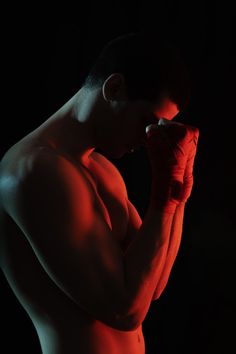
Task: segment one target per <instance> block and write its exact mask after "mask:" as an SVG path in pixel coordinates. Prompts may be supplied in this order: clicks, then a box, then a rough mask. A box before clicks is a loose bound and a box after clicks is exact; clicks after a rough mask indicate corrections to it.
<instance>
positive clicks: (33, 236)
mask: <svg viewBox="0 0 236 354" xmlns="http://www.w3.org/2000/svg"><path fill="white" fill-rule="evenodd" d="M177 113H178V109H177V107H176V105H175V104H174V103H173V102H171V101H170V100H168V98H167V97H164V98H163V100H162V102H161V103H159V104H158V105H154V104H151V103H149V102H146V101H131V102H130V101H129V100H128V99H127V96H126V90H125V83H124V80H123V77H122V75H120V74H113V75H111V76H110V77H109V78H108V79H107V80H106V81H105V82H104V84H103V86H102V87H101V88H96V89H92V90H88V89H85V88H81V89H80V90H79V91H78V92H77V93H76V94H75V95H74V96H73V97H72V98H71V99H70V100H69V101H68V102H67V103H66V104H65V105H64V106H63V107H62V108H60V109H59V110H58V111H57V112H56V113H55V114H53V115H52V116H51V117H50V118H49V119H47V120H46V121H45V122H44V123H43V124H42V125H40V126H39V127H38V128H37V129H35V130H34V131H32V132H31V133H30V134H28V135H27V136H25V137H23V138H22V139H21V140H20V141H18V142H17V143H16V144H15V145H13V146H12V147H11V148H10V149H9V150H8V151H7V152H6V154H5V155H4V157H3V159H2V161H1V189H0V190H1V197H2V203H1V205H0V221H1V224H0V227H1V233H0V234H1V239H0V246H1V247H0V249H1V254H0V255H1V268H2V270H3V273H4V275H5V277H6V279H7V281H8V282H9V284H10V286H11V288H12V290H13V292H14V293H15V295H16V297H17V298H18V300H19V301H20V303H21V304H22V306H23V307H24V309H25V310H26V312H27V313H28V315H29V316H30V318H31V320H32V322H33V324H34V326H35V328H36V331H37V333H38V336H39V340H40V344H41V348H42V352H43V354H75V353H76V354H104V353H109V354H144V352H145V343H144V337H143V333H142V321H143V319H144V318H145V315H146V313H147V311H148V308H149V306H150V302H151V301H152V300H154V299H156V298H158V297H159V296H160V294H161V292H162V291H163V290H164V288H165V285H166V283H167V281H168V277H169V274H170V271H171V268H172V265H173V263H174V260H175V257H176V254H177V252H178V248H179V243H180V238H181V232H182V223H183V213H184V206H183V205H180V206H179V207H178V208H177V209H176V213H175V215H174V216H171V217H170V216H165V215H164V216H163V215H162V216H160V215H157V214H155V215H152V212H153V211H151V212H150V214H148V215H147V218H146V224H144V228H143V231H142V232H143V234H144V235H146V237H143V239H142V240H141V238H140V240H141V241H140V240H139V241H138V242H140V252H141V250H142V252H143V250H144V249H146V252H147V255H145V257H147V258H145V259H142V257H141V256H140V254H139V248H138V242H137V246H134V247H133V248H134V250H133V251H132V247H131V248H130V249H131V251H130V255H129V256H127V257H129V262H130V272H131V273H132V272H133V273H134V274H135V271H134V270H135V269H136V268H138V265H139V264H141V265H142V264H145V262H149V264H152V267H150V270H145V273H144V274H145V276H143V277H141V278H142V279H143V283H142V281H141V280H139V285H138V290H137V292H139V295H138V296H137V297H136V298H137V300H136V302H135V305H133V307H132V311H134V309H136V308H137V309H139V308H142V311H141V310H140V311H139V310H137V311H136V310H135V311H134V313H135V316H133V315H132V316H130V315H129V316H125V315H124V320H122V316H120V315H119V314H120V313H121V314H123V313H126V312H125V311H123V308H126V307H123V303H125V301H124V302H122V300H123V299H125V295H124V292H123V289H124V278H123V276H121V274H123V273H122V269H123V268H122V267H123V258H124V257H125V256H126V254H127V255H128V251H127V250H128V249H129V246H130V245H131V244H132V245H133V244H135V242H136V241H135V238H136V237H138V236H137V235H138V234H139V230H140V229H141V226H142V223H143V221H142V220H141V218H140V216H139V215H138V212H137V210H136V209H135V207H134V206H133V205H132V203H131V202H130V201H129V199H128V196H127V190H126V186H125V183H124V181H123V179H122V177H121V175H120V173H119V172H118V170H117V168H116V167H115V166H114V165H113V164H112V163H111V162H110V161H109V160H108V159H107V158H106V157H105V156H103V155H102V154H100V153H97V152H95V151H94V149H95V148H97V147H98V148H100V149H101V150H102V151H104V154H105V155H108V156H110V157H112V158H119V157H121V156H123V155H124V154H125V153H127V152H129V151H130V150H131V149H136V148H138V147H139V146H140V145H142V144H143V143H144V141H145V139H146V133H145V128H146V126H147V125H149V124H153V123H156V122H157V121H158V118H160V117H164V118H166V119H172V118H173V117H174V116H175V115H176V114H177ZM153 213H154V212H153ZM158 218H159V221H156V220H157V219H158ZM154 219H155V220H154ZM160 225H161V226H160ZM145 228H146V229H145ZM150 230H153V231H150ZM160 230H161V231H160ZM158 232H159V233H160V235H162V237H163V240H165V238H166V239H168V242H166V244H167V248H166V249H165V251H164V248H163V249H162V248H161V249H160V250H159V248H160V247H159V246H158V247H159V248H156V251H155V252H156V254H157V253H158V252H159V253H160V254H159V256H158V257H159V258H158V259H157V255H154V253H153V252H154V251H152V249H154V248H153V246H152V245H151V243H150V245H149V244H147V245H145V244H143V242H148V241H145V240H144V238H146V239H148V237H150V239H152V238H153V239H154V236H155V235H154V234H157V233H158ZM152 233H153V236H152ZM149 234H150V235H149ZM155 237H156V236H155ZM156 238H157V237H156ZM156 243H157V242H156ZM145 246H146V247H145ZM135 247H137V249H135ZM156 247H157V246H156ZM149 249H150V251H149ZM167 249H168V250H169V251H168V252H167ZM132 252H133V253H132ZM154 260H155V262H156V263H155V262H154ZM140 262H141V263H140ZM142 262H143V263H142ZM127 264H128V262H127ZM157 265H158V267H157ZM157 268H158V269H157ZM132 269H133V270H132ZM154 269H155V270H154ZM131 273H130V274H131ZM141 278H140V279H141ZM157 279H158V281H157ZM147 280H148V282H146V281H147ZM111 284H112V285H111ZM147 284H148V285H147ZM110 289H111V290H110ZM130 289H131V288H130ZM145 289H146V290H145ZM131 290H133V288H132V289H131ZM144 290H145V291H146V292H145V291H144ZM120 308H121V309H122V310H120V312H119V311H118V315H117V316H116V315H114V313H113V310H114V309H120ZM122 311H123V312H122ZM132 313H133V312H132ZM136 313H137V316H136Z"/></svg>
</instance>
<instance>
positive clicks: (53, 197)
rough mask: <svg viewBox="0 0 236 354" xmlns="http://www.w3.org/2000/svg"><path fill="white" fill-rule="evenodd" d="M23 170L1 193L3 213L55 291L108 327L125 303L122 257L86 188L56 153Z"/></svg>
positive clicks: (88, 189) (40, 158)
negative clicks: (53, 283) (21, 236)
mask: <svg viewBox="0 0 236 354" xmlns="http://www.w3.org/2000/svg"><path fill="white" fill-rule="evenodd" d="M24 170H25V171H24V173H23V177H21V180H18V181H17V182H16V183H13V184H12V186H11V187H9V186H8V188H5V194H4V198H3V199H4V204H5V206H4V207H5V209H6V211H7V212H8V213H9V215H10V216H11V217H12V218H13V219H14V220H15V222H16V223H17V224H18V226H19V227H20V228H21V230H22V231H23V233H24V235H25V236H26V238H27V239H28V241H29V243H30V244H31V246H32V249H33V250H34V252H35V254H36V256H37V258H38V260H39V261H40V263H41V265H42V266H43V268H44V269H45V271H46V272H47V273H48V275H49V276H50V278H51V279H52V280H53V281H54V282H55V283H56V284H57V286H58V287H60V289H61V290H62V291H64V292H65V293H66V294H67V295H68V296H69V297H70V298H71V299H72V300H73V301H75V302H76V303H77V304H78V305H79V306H81V307H82V308H84V309H85V310H86V311H87V312H89V313H90V314H91V315H93V316H94V317H95V318H97V319H100V320H102V321H104V322H106V323H108V324H109V325H111V326H113V325H114V323H115V322H114V323H113V321H115V317H114V316H115V315H116V313H119V310H120V309H123V301H124V302H125V286H124V277H123V275H124V273H123V255H122V251H121V249H120V247H119V246H118V244H117V243H116V241H115V239H114V238H113V237H112V234H111V230H110V229H109V227H108V226H107V224H106V223H105V222H104V221H103V219H102V218H101V217H100V216H99V215H98V213H97V212H96V210H95V208H94V206H93V205H94V203H93V193H92V189H91V186H90V185H89V184H88V181H87V180H86V179H85V178H84V177H83V175H82V173H81V171H79V170H78V169H77V168H76V167H74V166H73V165H72V164H71V163H70V162H68V161H67V160H66V159H64V158H63V157H60V156H57V155H55V154H54V155H51V154H50V155H49V154H45V153H42V154H41V156H38V157H37V158H36V159H33V160H32V161H31V164H30V168H29V166H28V165H27V166H25V167H24ZM5 187H7V186H5Z"/></svg>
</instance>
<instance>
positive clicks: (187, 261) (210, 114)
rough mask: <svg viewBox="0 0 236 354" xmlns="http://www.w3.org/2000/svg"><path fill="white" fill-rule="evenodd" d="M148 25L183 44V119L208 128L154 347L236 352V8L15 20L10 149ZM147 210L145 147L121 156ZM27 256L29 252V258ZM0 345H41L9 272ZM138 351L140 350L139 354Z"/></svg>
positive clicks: (116, 8)
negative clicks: (111, 45)
mask: <svg viewBox="0 0 236 354" xmlns="http://www.w3.org/2000/svg"><path fill="white" fill-rule="evenodd" d="M146 27H149V28H151V29H152V30H153V31H159V30H162V31H164V32H165V33H167V34H168V36H170V38H172V40H173V41H175V42H177V43H178V45H179V46H180V47H181V48H182V50H183V52H184V54H185V58H186V62H187V64H188V66H189V70H190V72H191V75H192V78H193V93H192V97H191V101H190V104H189V107H188V110H187V112H186V113H185V114H184V115H183V116H182V117H180V118H181V119H182V121H184V122H186V123H188V124H193V125H196V126H198V127H199V129H200V133H201V135H200V140H199V150H198V155H197V158H196V163H195V185H194V189H193V193H192V196H191V199H190V201H189V203H188V204H187V206H186V213H185V223H184V231H183V240H182V244H181V248H180V252H179V254H178V257H177V260H176V263H175V265H174V268H173V271H172V274H171V277H170V280H169V283H168V285H167V287H166V289H165V292H164V293H163V295H162V296H161V298H160V299H159V300H158V301H155V302H153V303H152V305H151V308H150V310H149V313H148V315H147V317H146V319H145V322H144V333H145V338H146V347H147V354H156V353H157V354H179V353H181V354H184V353H186V354H187V353H188V354H199V353H204V354H210V353H214V354H225V353H228V352H231V353H232V352H234V351H235V340H234V333H235V326H234V323H235V315H236V313H235V290H234V282H235V269H236V267H235V263H236V257H235V253H236V250H235V246H236V242H235V238H236V232H235V230H236V228H235V215H234V211H235V209H234V202H235V197H236V193H235V180H236V178H235V177H236V168H235V140H236V139H235V130H234V128H233V124H234V120H235V109H234V101H235V97H234V94H235V89H234V82H235V76H234V72H235V70H234V61H235V57H234V55H233V50H234V49H235V48H233V47H234V38H233V10H232V8H229V6H228V4H226V3H225V2H224V3H223V5H222V4H221V6H220V5H216V4H215V5H214V7H212V6H210V5H209V6H207V5H206V4H205V3H203V2H199V1H198V2H195V3H193V2H191V1H189V2H187V1H186V2H185V1H175V2H174V1H172V2H171V1H166V2H165V4H162V5H160V4H159V3H158V2H157V3H156V4H155V7H154V5H152V6H150V4H149V5H147V3H146V2H143V3H142V4H139V5H138V4H137V3H134V4H131V3H129V4H128V5H127V4H126V3H125V2H124V3H122V2H120V3H110V5H107V7H106V8H105V9H101V8H99V7H98V6H97V7H94V6H90V7H89V6H88V8H87V9H86V10H85V9H84V10H83V11H80V12H78V23H73V24H71V23H60V24H55V23H54V24H53V25H49V24H48V23H47V24H45V23H43V21H42V22H41V23H37V24H34V25H32V23H31V24H27V23H24V25H18V26H17V25H16V26H13V27H11V28H10V29H9V28H8V30H7V31H6V32H7V36H6V38H5V45H6V49H4V57H5V59H6V65H5V66H4V67H3V71H4V74H5V77H6V84H5V87H4V89H5V90H4V91H5V93H6V101H4V103H3V106H4V107H5V108H6V109H5V110H4V112H5V113H4V115H3V114H2V121H1V137H0V138H1V141H0V143H1V156H2V155H3V154H4V152H5V151H6V150H7V149H8V148H9V147H10V146H11V145H12V144H13V143H14V142H16V141H17V140H18V139H20V138H21V137H23V136H24V135H25V134H26V133H28V132H29V131H31V130H32V129H33V128H35V127H36V126H37V125H39V124H40V123H42V122H43V121H44V120H45V119H47V118H48V117H49V116H50V115H51V114H52V113H53V112H54V111H55V110H56V109H58V108H59V107H60V106H61V105H62V104H63V103H64V102H66V100H67V99H69V98H70V97H71V96H72V95H73V94H74V93H75V92H76V91H77V90H78V89H79V87H80V84H81V82H82V80H83V78H84V77H85V75H86V73H87V71H88V68H89V67H90V65H91V63H92V62H93V59H94V58H95V57H96V55H97V54H98V52H99V50H100V48H101V47H102V46H103V44H105V43H106V42H107V40H109V39H111V38H112V37H114V36H116V35H120V34H123V33H125V32H127V31H133V30H137V29H141V28H146ZM112 162H113V163H114V164H115V165H116V166H117V167H118V168H119V170H120V172H121V173H122V175H123V177H124V179H125V181H126V184H127V188H128V193H129V197H130V199H131V201H132V202H133V203H134V205H135V206H136V207H137V209H138V211H139V212H140V214H141V216H144V214H145V210H146V207H147V202H148V197H149V186H150V173H149V168H148V163H147V158H146V155H145V152H144V151H143V150H140V151H139V152H136V153H134V154H133V155H127V156H124V157H123V158H122V159H119V160H112ZM22 261H24V260H22ZM0 276H1V278H0V311H1V325H2V330H1V337H2V338H1V343H2V344H1V345H4V344H5V345H7V347H8V349H6V350H5V353H14V348H15V347H16V346H17V349H18V352H24V353H28V352H31V353H34V354H38V353H40V349H39V343H38V338H37V335H36V333H35V330H34V328H33V326H32V324H31V321H30V319H29V318H28V316H27V315H26V313H25V312H24V310H23V309H22V307H21V305H20V304H19V303H18V301H17V300H16V298H15V297H14V295H13V293H12V292H11V290H10V288H9V286H8V284H7V283H6V280H5V279H4V278H3V275H2V273H0ZM130 354H132V353H130Z"/></svg>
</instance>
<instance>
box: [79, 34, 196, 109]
mask: <svg viewBox="0 0 236 354" xmlns="http://www.w3.org/2000/svg"><path fill="white" fill-rule="evenodd" d="M112 73H121V74H123V76H124V78H125V83H126V87H127V94H128V98H129V99H130V100H141V99H142V100H148V101H151V102H158V99H159V98H160V96H161V94H162V93H163V92H167V94H168V96H169V98H170V99H171V100H172V101H174V102H175V103H176V104H177V106H178V108H179V110H184V109H185V108H186V106H187V103H188V101H189V98H190V91H191V84H190V76H189V72H188V70H187V67H186V64H185V62H184V59H183V56H182V53H181V51H180V49H179V48H178V47H177V46H176V45H174V44H173V43H172V42H170V41H169V40H167V39H166V38H165V37H162V36H161V35H160V34H159V35H158V34H150V33H145V32H135V33H127V34H124V35H121V36H119V37H116V38H114V39H113V40H111V41H109V42H108V43H107V45H105V47H104V48H103V49H102V50H101V52H100V55H99V56H98V58H97V60H96V61H95V63H94V65H93V66H92V68H91V70H90V72H89V74H88V76H87V77H86V79H85V81H84V83H83V86H85V87H89V88H92V87H100V86H102V84H103V82H104V81H105V80H106V79H107V77H109V76H110V75H111V74H112Z"/></svg>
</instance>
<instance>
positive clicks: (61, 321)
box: [0, 137, 145, 354]
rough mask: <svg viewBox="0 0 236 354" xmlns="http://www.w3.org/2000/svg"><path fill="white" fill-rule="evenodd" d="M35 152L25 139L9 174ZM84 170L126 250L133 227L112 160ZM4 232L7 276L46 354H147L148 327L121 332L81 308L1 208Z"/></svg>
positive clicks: (97, 159)
mask: <svg viewBox="0 0 236 354" xmlns="http://www.w3.org/2000/svg"><path fill="white" fill-rule="evenodd" d="M34 148H35V143H34V139H32V137H31V138H29V139H23V140H22V141H20V142H19V143H17V144H16V145H15V146H14V147H12V148H11V149H10V150H9V151H8V152H7V154H6V155H5V158H4V163H3V168H6V169H9V168H11V166H12V165H14V163H15V162H16V161H19V159H20V158H21V156H22V154H25V153H26V154H27V149H28V150H29V149H30V150H31V151H32V149H34ZM61 153H63V152H61ZM72 163H73V162H72ZM76 163H77V162H76ZM78 164H79V162H78ZM79 167H80V168H81V169H82V170H83V173H84V175H85V177H86V178H87V179H89V181H90V182H91V185H92V190H93V193H95V200H96V208H97V210H99V212H100V213H101V217H103V218H104V219H105V220H106V222H107V223H108V225H110V226H111V228H112V234H113V235H114V237H116V238H117V239H118V240H119V242H120V244H121V245H122V241H123V239H124V237H125V235H126V231H127V222H128V210H127V204H126V198H125V193H124V189H123V187H122V184H121V183H120V181H119V179H115V178H114V176H113V180H112V179H111V174H110V171H109V168H107V165H106V159H105V158H104V157H102V156H101V155H100V154H98V153H96V152H93V153H92V155H91V162H90V164H89V166H86V167H85V166H84V167H83V166H82V165H80V166H79ZM0 228H1V230H0V231H1V232H0V235H1V236H0V237H1V238H0V246H1V247H0V249H1V254H0V256H1V259H2V262H1V263H2V270H3V272H4V275H5V277H6V279H7V281H8V282H9V284H10V286H11V288H12V290H13V291H14V293H15V295H16V297H17V298H18V299H19V301H20V303H21V304H22V306H23V307H24V309H25V310H26V312H27V313H28V315H29V316H30V318H31V320H32V322H33V324H34V326H35V328H36V331H37V333H38V336H39V340H40V343H41V347H42V351H43V354H104V353H109V354H144V352H145V349H144V338H143V333H142V327H141V326H140V327H139V328H137V329H136V330H133V331H125V332H123V331H119V330H116V329H114V328H111V327H109V326H107V325H105V324H103V323H102V322H100V321H98V320H96V319H95V318H93V317H92V316H91V315H90V314H89V313H87V312H85V311H84V310H83V309H81V308H80V307H79V306H78V305H76V304H75V303H74V302H73V301H72V300H71V299H70V298H69V297H68V296H67V295H66V294H65V293H63V291H62V290H61V289H59V288H58V286H57V285H56V284H55V283H54V282H53V281H52V280H51V278H49V276H48V275H47V273H46V271H45V270H44V269H43V267H42V266H41V264H40V263H39V261H38V259H37V257H36V255H35V253H34V251H33V250H32V248H31V246H30V244H29V242H28V241H27V239H26V237H25V236H24V234H23V233H22V231H21V230H20V228H19V227H18V226H17V224H16V223H15V222H14V220H13V219H12V218H11V217H10V216H9V215H8V214H7V213H6V212H5V211H4V210H3V209H2V208H1V206H0ZM121 247H122V246H121Z"/></svg>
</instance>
